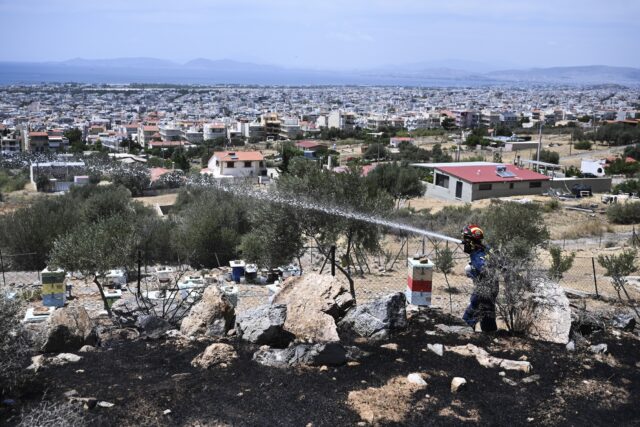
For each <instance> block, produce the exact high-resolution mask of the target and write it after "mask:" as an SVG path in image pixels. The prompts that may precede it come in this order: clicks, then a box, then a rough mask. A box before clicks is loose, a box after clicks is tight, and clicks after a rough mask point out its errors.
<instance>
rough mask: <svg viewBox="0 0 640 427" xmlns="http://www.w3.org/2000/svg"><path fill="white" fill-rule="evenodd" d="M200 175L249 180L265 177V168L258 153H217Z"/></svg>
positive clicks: (262, 158)
mask: <svg viewBox="0 0 640 427" xmlns="http://www.w3.org/2000/svg"><path fill="white" fill-rule="evenodd" d="M201 173H206V174H211V175H213V176H214V178H250V177H259V176H267V167H266V165H265V161H264V157H263V156H262V153H260V152H259V151H219V152H215V153H213V156H211V159H209V164H208V166H207V168H206V169H203V170H202V171H201Z"/></svg>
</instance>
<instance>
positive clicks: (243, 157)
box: [213, 151, 264, 162]
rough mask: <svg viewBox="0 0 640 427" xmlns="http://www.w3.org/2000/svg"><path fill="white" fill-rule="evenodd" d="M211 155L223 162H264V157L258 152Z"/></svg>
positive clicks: (223, 152) (220, 152)
mask: <svg viewBox="0 0 640 427" xmlns="http://www.w3.org/2000/svg"><path fill="white" fill-rule="evenodd" d="M213 155H214V157H216V158H217V159H219V160H223V161H233V160H237V161H240V162H252V161H262V160H264V156H263V155H262V153H261V152H259V151H219V152H217V153H213Z"/></svg>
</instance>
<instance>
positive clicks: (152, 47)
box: [0, 0, 640, 70]
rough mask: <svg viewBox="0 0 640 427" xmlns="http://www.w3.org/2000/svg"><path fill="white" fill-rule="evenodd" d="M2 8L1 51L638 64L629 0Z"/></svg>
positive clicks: (54, 55) (495, 64) (158, 1)
mask: <svg viewBox="0 0 640 427" xmlns="http://www.w3.org/2000/svg"><path fill="white" fill-rule="evenodd" d="M0 16H2V24H1V26H2V34H3V37H2V39H3V41H2V43H0V61H28V62H41V61H62V60H67V59H71V58H77V57H82V58H88V59H98V58H121V57H153V58H161V59H168V60H172V61H176V62H186V61H189V60H191V59H194V58H208V59H233V60H239V61H247V62H257V63H263V64H274V65H280V66H285V67H290V68H310V69H333V70H345V69H368V68H376V67H382V66H393V65H398V64H410V63H422V62H428V63H432V64H433V63H436V65H442V62H441V61H444V60H449V59H456V60H463V61H471V62H479V63H482V64H488V65H483V67H485V68H486V67H487V66H488V67H489V68H495V69H499V68H511V67H513V68H525V67H549V66H571V65H594V64H603V65H615V66H632V67H640V54H638V51H637V49H638V48H637V41H638V40H640V24H639V23H638V17H639V16H640V1H638V0H607V1H602V0H580V1H574V0H554V1H549V0H537V1H529V0H526V1H525V0H439V1H432V0H303V1H294V0H179V1H178V0H100V1H95V0H0ZM444 65H447V63H444ZM472 65H473V64H472ZM475 65H478V64H475ZM475 65H474V66H475ZM481 68H482V67H481Z"/></svg>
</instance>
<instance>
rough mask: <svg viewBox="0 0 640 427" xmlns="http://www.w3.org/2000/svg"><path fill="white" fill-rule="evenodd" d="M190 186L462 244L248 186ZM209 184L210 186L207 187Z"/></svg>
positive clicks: (424, 232)
mask: <svg viewBox="0 0 640 427" xmlns="http://www.w3.org/2000/svg"><path fill="white" fill-rule="evenodd" d="M190 184H194V185H203V184H204V185H206V186H214V187H216V188H217V189H219V190H221V191H224V192H227V193H231V194H242V195H244V196H248V197H251V198H253V199H257V200H262V201H265V202H271V203H278V204H283V205H287V206H291V207H294V208H300V209H306V210H312V211H316V212H323V213H326V214H329V215H335V216H341V217H344V218H350V219H355V220H358V221H363V222H368V223H370V224H376V225H380V226H383V227H388V228H394V229H397V230H402V231H407V232H409V233H412V234H418V235H421V236H427V237H432V238H435V239H438V240H444V241H447V242H452V243H455V244H461V243H462V241H461V240H460V239H456V238H453V237H449V236H445V235H444V234H441V233H436V232H434V231H429V230H424V229H422V228H418V227H414V226H412V225H408V224H402V223H399V222H394V221H391V220H389V219H386V218H382V217H380V216H377V215H373V214H368V213H363V212H356V211H352V210H348V209H346V208H344V207H337V206H327V205H322V204H319V203H317V202H313V201H309V200H306V199H304V198H299V197H292V196H288V195H286V194H283V193H275V194H274V193H268V192H266V191H262V190H256V189H254V188H250V187H246V186H240V185H234V184H228V183H224V182H215V183H214V182H211V181H209V182H206V183H205V182H202V181H200V180H199V182H195V181H191V182H190ZM207 184H208V185H207Z"/></svg>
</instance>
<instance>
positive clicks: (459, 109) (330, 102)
mask: <svg viewBox="0 0 640 427" xmlns="http://www.w3.org/2000/svg"><path fill="white" fill-rule="evenodd" d="M166 86H168V87H163V85H156V86H154V85H149V86H146V85H108V86H107V85H85V84H60V85H54V84H47V85H34V86H7V87H3V88H2V89H1V90H0V119H1V120H2V125H0V126H2V135H3V136H2V145H1V147H2V152H3V153H5V154H7V153H13V152H17V151H29V152H43V151H44V152H47V151H53V152H60V151H67V150H68V149H69V148H70V145H69V144H70V142H69V138H67V137H66V136H65V135H64V132H65V131H66V130H69V129H79V130H81V132H82V139H83V141H86V142H87V143H88V144H91V145H94V144H96V143H98V142H100V143H101V145H102V146H103V147H107V148H109V149H110V150H112V151H123V150H124V149H127V148H129V147H130V145H129V141H132V142H134V143H138V144H139V145H140V146H142V147H144V148H169V147H185V148H188V147H190V146H194V145H198V144H201V143H202V142H203V141H205V140H213V139H216V138H219V137H223V138H226V139H227V140H228V141H229V142H231V141H233V142H234V143H235V144H236V145H237V144H240V143H241V142H260V141H273V140H279V139H302V138H319V137H321V136H326V135H327V133H325V134H322V129H337V130H341V131H345V132H353V131H355V130H356V129H366V130H368V131H372V132H375V131H377V130H379V129H381V128H382V129H384V128H390V127H395V128H404V129H407V130H409V131H416V130H420V129H441V128H442V127H443V126H444V127H445V128H447V129H453V128H460V129H465V130H468V129H473V128H477V127H480V126H484V127H487V128H495V127H497V126H504V127H507V128H510V129H515V128H518V127H524V128H531V127H533V128H536V127H537V124H538V123H539V122H542V123H544V125H545V126H572V125H573V126H580V127H585V128H588V127H590V126H593V125H594V124H595V123H596V122H604V121H618V122H625V121H630V122H633V121H634V120H637V114H636V113H637V110H638V108H639V103H640V99H639V97H640V91H639V90H638V89H631V88H625V87H618V86H606V85H603V86H597V87H585V88H575V87H555V86H553V87H545V86H540V87H537V86H524V87H521V88H518V87H513V88H504V87H499V88H485V87H482V88H440V89H430V88H411V87H356V86H354V87H339V86H338V87H240V86H231V87H227V86H213V87H199V86H171V85H166ZM445 119H449V120H445ZM123 141H126V142H125V143H124V144H123ZM123 145H124V146H123Z"/></svg>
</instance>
